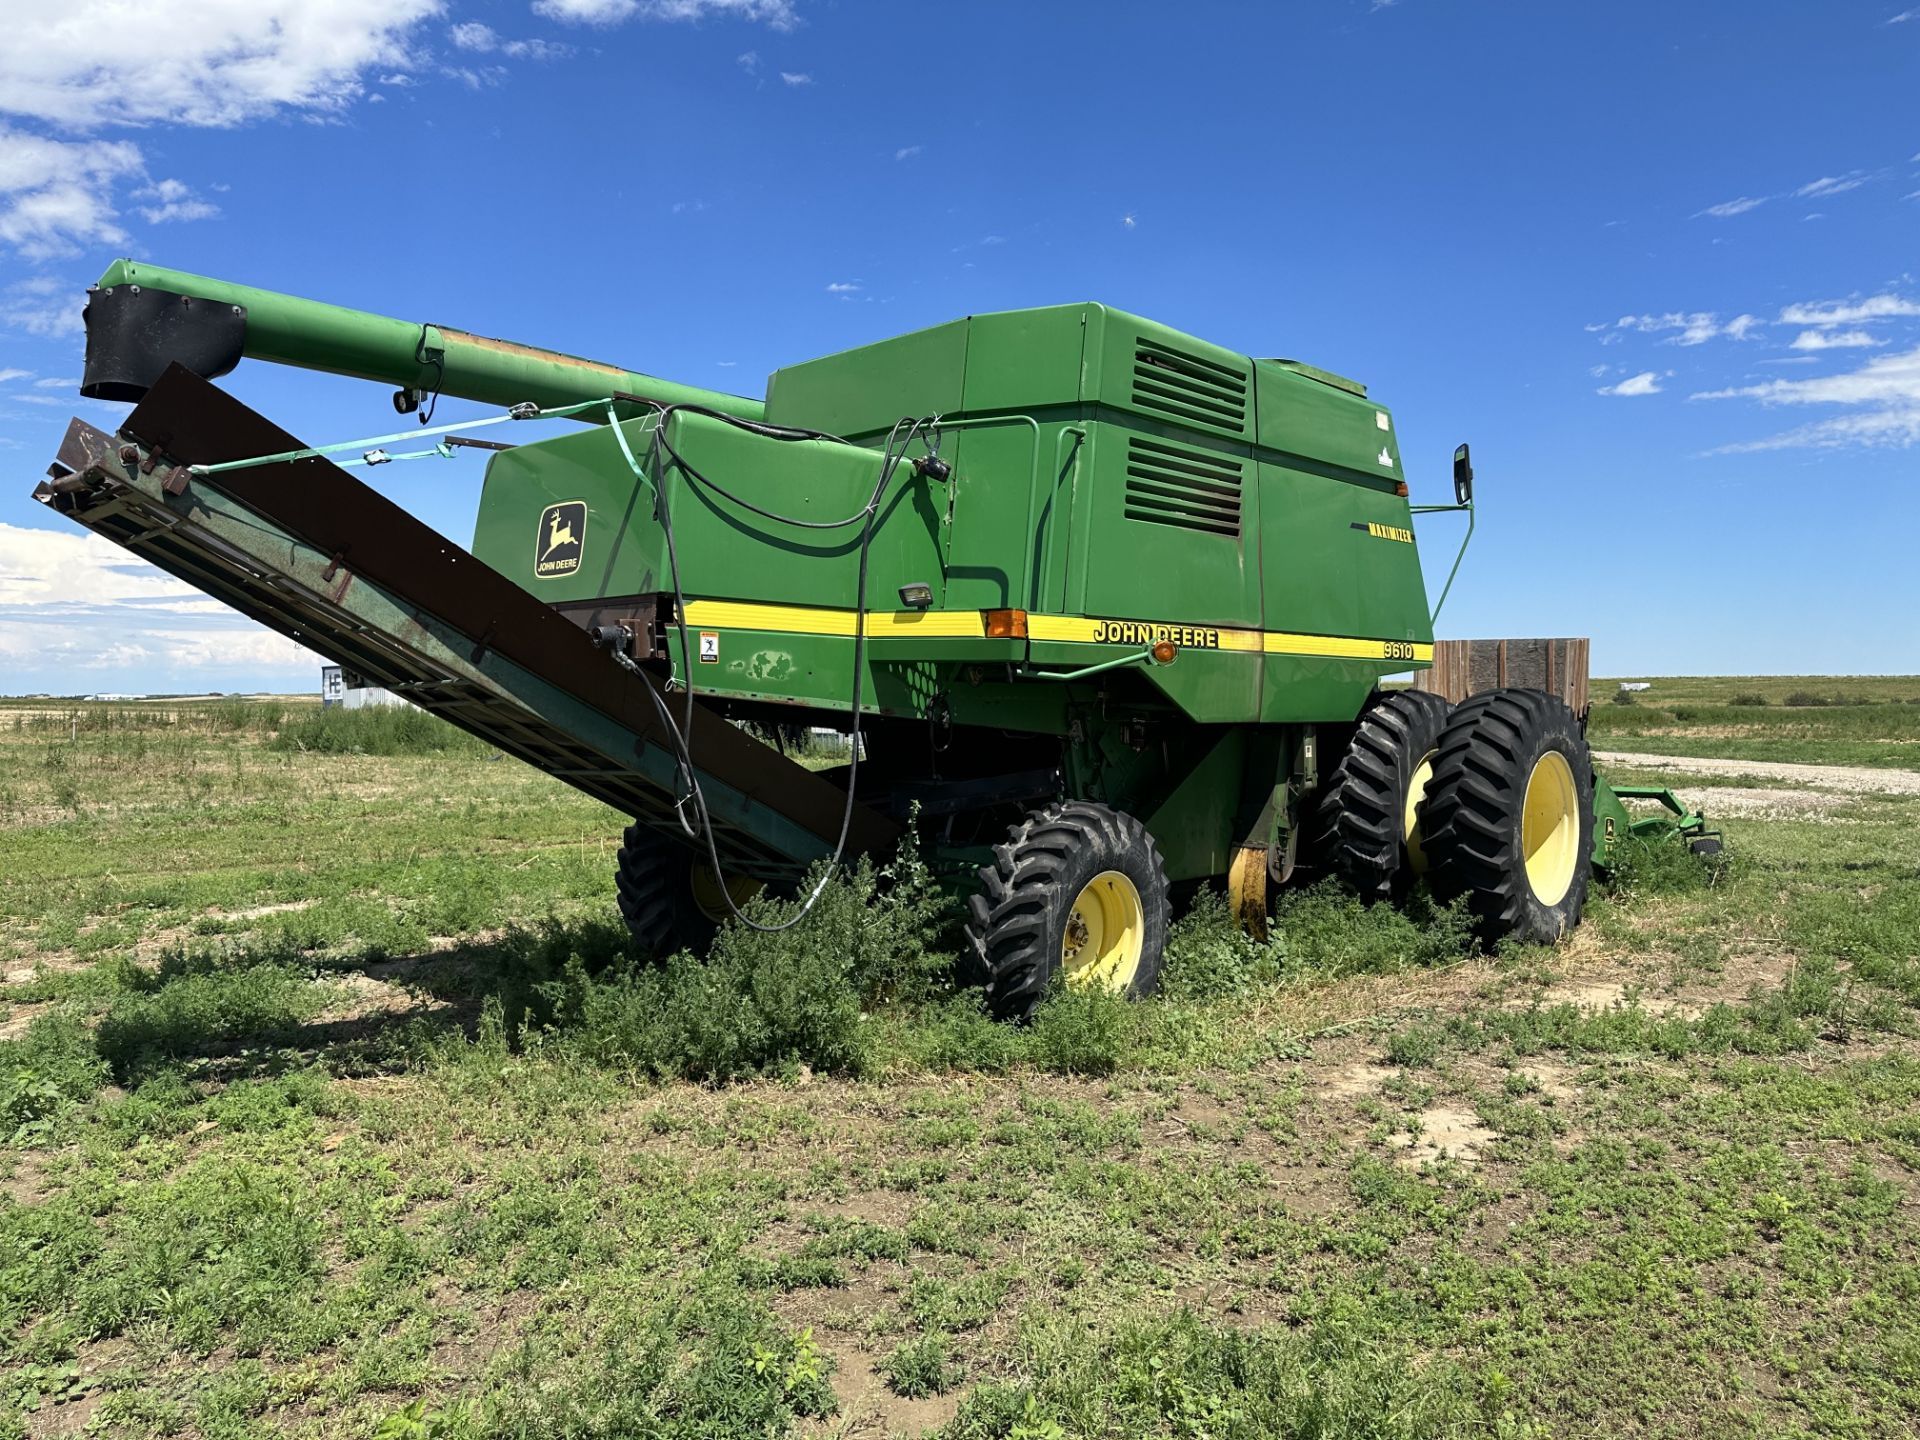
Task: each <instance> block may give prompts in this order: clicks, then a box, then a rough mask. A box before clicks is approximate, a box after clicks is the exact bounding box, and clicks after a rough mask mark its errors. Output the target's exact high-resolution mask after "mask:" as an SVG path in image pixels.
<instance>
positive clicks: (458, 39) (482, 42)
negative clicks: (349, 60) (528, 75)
mask: <svg viewBox="0 0 1920 1440" xmlns="http://www.w3.org/2000/svg"><path fill="white" fill-rule="evenodd" d="M447 34H448V36H449V37H450V38H451V39H452V41H453V43H454V45H455V46H456V47H457V48H459V49H461V50H470V51H472V52H473V53H474V54H476V55H491V54H495V53H496V52H497V53H498V54H501V55H505V56H506V57H507V58H508V59H509V60H564V59H565V58H566V57H567V56H569V55H571V54H572V53H573V47H572V46H571V45H556V44H554V43H553V42H552V41H551V40H503V39H501V38H500V35H499V33H498V32H497V31H495V30H494V28H493V27H492V26H491V25H487V24H483V23H482V22H480V21H478V20H463V21H461V22H460V23H459V24H458V25H455V26H453V27H452V28H451V29H450V30H448V31H447ZM403 78H404V77H403Z"/></svg>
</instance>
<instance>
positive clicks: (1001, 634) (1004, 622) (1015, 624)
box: [986, 610, 1027, 640]
mask: <svg viewBox="0 0 1920 1440" xmlns="http://www.w3.org/2000/svg"><path fill="white" fill-rule="evenodd" d="M986 621H987V638H988V639H989V640H1024V639H1026V638H1027V612H1026V611H1024V610H989V611H987V612H986Z"/></svg>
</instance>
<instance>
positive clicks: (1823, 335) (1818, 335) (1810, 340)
mask: <svg viewBox="0 0 1920 1440" xmlns="http://www.w3.org/2000/svg"><path fill="white" fill-rule="evenodd" d="M1886 343H1887V342H1886V341H1884V340H1876V339H1874V338H1873V336H1871V335H1869V334H1868V333H1867V332H1866V331H1864V330H1802V331H1801V332H1800V333H1799V334H1798V335H1796V336H1794V337H1793V344H1792V345H1790V346H1788V347H1787V348H1788V349H1791V350H1870V349H1872V348H1873V347H1874V346H1876V345H1884V344H1886Z"/></svg>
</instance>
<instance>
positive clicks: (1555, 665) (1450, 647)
mask: <svg viewBox="0 0 1920 1440" xmlns="http://www.w3.org/2000/svg"><path fill="white" fill-rule="evenodd" d="M1587 649H1588V646H1587V640H1586V637H1585V636H1579V637H1575V638H1562V639H1555V640H1546V639H1524V640H1521V639H1514V640H1436V641H1435V642H1434V645H1433V668H1432V669H1430V670H1416V671H1415V672H1414V676H1413V684H1414V688H1415V689H1417V690H1431V691H1433V692H1434V693H1435V694H1437V695H1444V696H1446V697H1447V699H1449V700H1451V701H1453V702H1454V703H1455V704H1458V703H1459V702H1460V701H1462V700H1464V699H1466V698H1467V696H1469V695H1474V694H1478V693H1479V692H1480V691H1482V690H1497V689H1501V688H1503V687H1506V686H1513V685H1520V686H1525V687H1527V688H1529V689H1533V690H1545V691H1546V692H1547V693H1548V694H1549V695H1558V696H1559V697H1560V698H1561V699H1562V700H1564V701H1566V702H1567V706H1568V708H1569V709H1571V710H1572V711H1573V712H1574V713H1575V714H1579V713H1580V712H1581V711H1582V710H1585V709H1586V708H1587Z"/></svg>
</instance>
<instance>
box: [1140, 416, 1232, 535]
mask: <svg viewBox="0 0 1920 1440" xmlns="http://www.w3.org/2000/svg"><path fill="white" fill-rule="evenodd" d="M1245 480H1246V462H1245V461H1244V460H1236V459H1235V458H1233V457H1232V456H1230V455H1217V454H1214V453H1213V452H1212V451H1208V450H1194V449H1190V448H1188V447H1187V446H1185V445H1170V444H1168V443H1167V442H1166V441H1164V440H1149V439H1147V438H1145V437H1143V436H1139V435H1134V436H1130V437H1129V438H1128V440H1127V491H1126V502H1125V513H1126V517H1127V518H1128V519H1129V520H1142V521H1145V522H1146V523H1148V524H1150V525H1172V526H1174V527H1176V528H1178V529H1181V530H1200V531H1204V532H1205V533H1206V534H1209V535H1228V536H1233V537H1238V536H1239V534H1240V491H1241V486H1242V485H1243V484H1244V483H1245Z"/></svg>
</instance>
